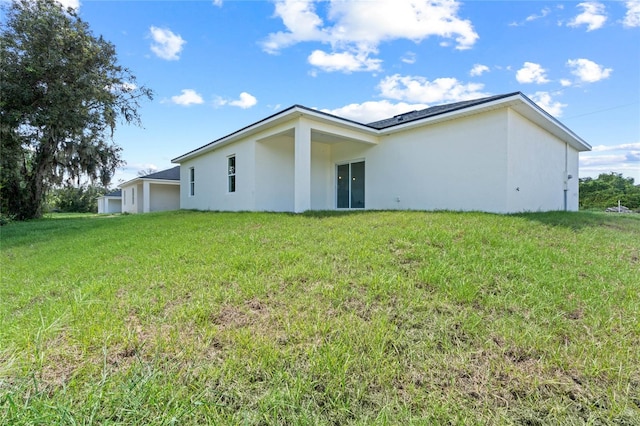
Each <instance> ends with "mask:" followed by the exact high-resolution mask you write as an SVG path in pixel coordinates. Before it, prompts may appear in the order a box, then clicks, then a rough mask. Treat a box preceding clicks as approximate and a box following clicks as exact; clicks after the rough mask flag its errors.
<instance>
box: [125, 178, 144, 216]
mask: <svg viewBox="0 0 640 426" xmlns="http://www.w3.org/2000/svg"><path fill="white" fill-rule="evenodd" d="M121 189H122V204H121V205H122V213H142V198H141V195H142V185H138V184H136V183H134V184H132V185H127V186H123V187H121ZM132 189H135V192H134V199H133V200H132V198H131V190H132Z"/></svg>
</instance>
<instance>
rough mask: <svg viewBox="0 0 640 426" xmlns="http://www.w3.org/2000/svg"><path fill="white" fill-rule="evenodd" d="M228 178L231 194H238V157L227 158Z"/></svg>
mask: <svg viewBox="0 0 640 426" xmlns="http://www.w3.org/2000/svg"><path fill="white" fill-rule="evenodd" d="M227 166H228V167H227V177H228V181H229V192H236V156H235V155H234V156H232V157H229V158H227Z"/></svg>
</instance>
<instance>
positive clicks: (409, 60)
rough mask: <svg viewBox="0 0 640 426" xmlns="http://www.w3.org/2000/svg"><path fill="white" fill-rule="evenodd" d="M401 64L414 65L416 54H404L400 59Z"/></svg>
mask: <svg viewBox="0 0 640 426" xmlns="http://www.w3.org/2000/svg"><path fill="white" fill-rule="evenodd" d="M400 60H401V61H402V62H404V63H405V64H415V63H416V54H415V53H413V52H407V53H405V54H404V56H403V57H402V58H400Z"/></svg>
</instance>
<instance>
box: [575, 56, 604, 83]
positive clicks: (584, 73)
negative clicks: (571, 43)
mask: <svg viewBox="0 0 640 426" xmlns="http://www.w3.org/2000/svg"><path fill="white" fill-rule="evenodd" d="M567 66H568V67H570V68H572V70H571V74H573V75H575V76H576V77H578V79H579V80H580V81H581V82H583V83H595V82H596V81H600V80H604V79H606V78H609V76H610V75H611V73H612V72H613V69H612V68H603V67H602V65H599V64H596V63H595V62H593V61H590V60H588V59H583V58H580V59H569V60H568V61H567Z"/></svg>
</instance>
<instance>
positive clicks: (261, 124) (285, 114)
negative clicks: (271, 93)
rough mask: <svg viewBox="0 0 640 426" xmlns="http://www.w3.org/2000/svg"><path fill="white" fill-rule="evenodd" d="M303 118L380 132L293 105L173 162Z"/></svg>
mask: <svg viewBox="0 0 640 426" xmlns="http://www.w3.org/2000/svg"><path fill="white" fill-rule="evenodd" d="M302 116H307V117H311V118H314V119H316V120H319V121H323V122H327V123H331V124H338V125H340V126H342V127H347V128H351V129H357V130H360V131H363V132H366V133H370V134H373V135H378V134H379V132H378V131H377V130H376V129H374V128H372V127H369V126H367V125H366V124H362V123H358V122H356V121H352V120H348V119H346V118H342V117H338V116H335V115H332V114H328V113H325V112H322V111H318V110H314V109H311V108H308V107H305V106H302V105H293V106H291V107H289V108H287V109H285V110H284V111H280V112H279V113H277V114H274V115H271V116H269V117H267V118H265V119H263V120H260V121H257V122H255V123H253V124H250V125H249V126H247V127H243V128H242V129H240V130H238V131H236V132H233V133H230V134H228V135H227V136H223V137H222V138H220V139H216V140H214V141H212V142H210V143H208V144H206V145H203V146H201V147H200V148H197V149H195V150H193V151H189V152H187V153H186V154H183V155H181V156H179V157H176V158H174V159H172V160H171V162H172V163H174V164H180V163H181V162H184V161H186V160H189V159H191V158H194V157H197V156H200V155H202V154H205V153H207V152H209V151H213V150H215V149H218V148H220V147H222V146H225V145H228V144H230V143H233V142H236V141H238V140H240V139H243V138H246V137H247V136H250V135H252V134H256V133H258V132H260V131H262V130H264V129H266V128H268V127H270V126H273V125H275V124H279V123H284V122H287V121H290V120H294V119H296V118H299V117H302Z"/></svg>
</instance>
